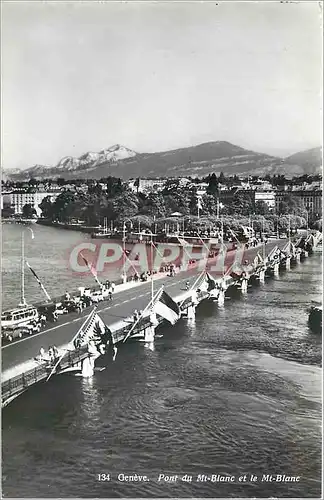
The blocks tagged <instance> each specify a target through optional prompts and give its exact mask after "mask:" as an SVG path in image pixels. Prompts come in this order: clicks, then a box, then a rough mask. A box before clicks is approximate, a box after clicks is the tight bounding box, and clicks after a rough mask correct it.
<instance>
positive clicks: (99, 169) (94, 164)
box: [7, 141, 320, 180]
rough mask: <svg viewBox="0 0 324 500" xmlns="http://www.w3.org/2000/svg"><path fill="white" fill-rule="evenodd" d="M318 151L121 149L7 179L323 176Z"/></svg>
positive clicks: (226, 146) (212, 146) (211, 146)
mask: <svg viewBox="0 0 324 500" xmlns="http://www.w3.org/2000/svg"><path fill="white" fill-rule="evenodd" d="M317 150H319V151H320V148H317V149H316V150H309V151H305V152H301V153H296V154H295V155H292V156H290V157H288V158H286V159H280V158H277V157H275V156H270V155H266V154H263V153H256V152H254V151H249V150H247V149H244V148H242V147H240V146H235V145H233V144H231V143H229V142H226V141H216V142H207V143H204V144H199V145H197V146H191V147H187V148H180V149H174V150H171V151H162V152H158V153H140V154H139V153H135V151H132V150H130V149H128V148H126V147H124V146H120V145H119V144H117V145H115V146H112V147H110V148H107V149H103V150H102V151H100V152H98V153H93V152H88V153H85V154H83V155H82V156H80V157H79V158H75V157H71V156H67V157H64V158H62V159H61V160H60V162H59V163H58V164H57V165H56V166H55V167H46V166H42V165H35V166H34V167H32V168H30V169H27V170H23V171H20V172H19V173H17V172H15V173H11V174H10V173H9V172H7V175H8V176H9V177H10V178H12V179H16V180H18V179H26V178H30V177H36V178H38V179H41V178H45V177H65V178H67V179H72V178H83V179H86V178H93V179H100V178H102V177H108V176H109V175H112V176H116V177H121V178H122V179H129V178H132V177H133V178H134V177H180V176H181V177H184V176H193V177H203V176H206V175H208V174H209V173H212V172H215V173H220V172H223V173H224V174H227V175H234V174H236V175H241V176H243V175H244V176H246V175H260V176H263V175H266V174H271V175H274V174H285V175H286V176H288V177H292V176H294V175H302V174H304V173H313V172H314V169H316V170H315V171H317V170H318V167H316V165H318V154H317V156H316V151H317ZM311 152H313V153H311ZM316 162H317V163H316ZM319 165H320V163H319Z"/></svg>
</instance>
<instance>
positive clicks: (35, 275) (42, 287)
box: [26, 261, 52, 301]
mask: <svg viewBox="0 0 324 500" xmlns="http://www.w3.org/2000/svg"><path fill="white" fill-rule="evenodd" d="M26 266H27V267H29V269H30V270H31V272H32V274H33V275H34V277H35V278H36V281H37V282H38V284H39V286H40V287H41V289H42V290H43V292H44V293H45V295H46V297H47V298H48V300H50V301H51V300H52V299H51V297H50V296H49V295H48V293H47V291H46V289H45V287H44V285H43V283H42V282H41V280H40V279H39V277H38V276H37V274H36V273H35V271H34V269H32V268H31V267H30V265H29V264H28V262H27V261H26Z"/></svg>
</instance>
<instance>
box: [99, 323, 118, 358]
mask: <svg viewBox="0 0 324 500" xmlns="http://www.w3.org/2000/svg"><path fill="white" fill-rule="evenodd" d="M102 340H103V341H104V343H105V346H106V354H109V355H110V357H111V359H112V361H115V359H116V356H117V347H116V345H115V341H114V337H113V334H112V332H111V330H110V328H108V326H106V329H105V333H104V335H103V337H102Z"/></svg>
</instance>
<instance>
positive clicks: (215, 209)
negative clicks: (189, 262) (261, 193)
mask: <svg viewBox="0 0 324 500" xmlns="http://www.w3.org/2000/svg"><path fill="white" fill-rule="evenodd" d="M105 187H106V189H103V188H102V186H101V185H100V184H99V183H96V184H94V185H93V184H91V185H89V186H88V189H87V192H83V191H82V192H74V191H73V192H72V191H70V190H65V191H63V192H62V193H61V194H60V195H59V196H58V197H57V198H56V200H55V201H54V202H51V200H50V197H47V198H45V199H44V200H43V201H42V203H41V204H40V208H41V210H42V216H43V217H45V218H46V219H49V220H51V221H60V222H69V221H71V219H78V220H82V221H84V222H85V223H86V224H87V225H89V226H96V225H99V224H102V222H103V220H104V218H107V219H108V220H109V221H113V222H114V223H117V224H118V223H121V222H122V221H124V220H125V219H128V218H133V217H136V216H146V217H147V218H148V219H147V220H152V221H154V220H159V219H163V218H167V217H170V215H171V214H173V213H174V212H180V214H181V215H182V217H187V218H188V217H191V218H192V217H195V216H197V214H198V205H197V203H198V198H197V188H196V187H195V186H192V187H190V188H189V189H188V188H186V187H181V185H180V183H179V180H177V179H170V180H168V181H167V182H166V185H165V187H164V189H163V190H162V191H160V192H152V193H149V194H145V193H141V192H137V193H136V192H133V191H132V190H130V189H129V188H128V187H127V185H126V184H122V183H121V182H120V179H116V178H109V181H108V182H107V184H106V186H105ZM219 201H220V200H219V192H218V190H216V189H215V190H214V191H213V190H212V189H209V190H208V191H207V194H205V195H204V196H202V198H201V208H200V210H199V211H200V216H201V217H204V218H210V219H211V220H212V219H214V220H216V219H217V216H219V215H222V217H224V218H228V220H230V219H232V220H234V219H235V220H240V218H242V217H243V218H244V217H245V218H248V217H251V216H252V217H253V218H255V217H263V218H265V220H269V221H275V220H277V219H278V216H276V215H274V214H273V212H272V211H270V209H269V207H268V205H267V204H266V203H264V202H261V201H258V202H256V203H255V202H254V200H253V197H252V194H251V193H248V192H247V193H244V192H238V193H233V196H232V197H231V198H228V199H227V202H224V203H222V204H220V203H219ZM279 213H280V216H288V215H290V216H294V217H295V219H294V220H295V225H296V224H297V225H298V226H301V225H304V224H306V219H307V211H306V209H305V207H304V205H303V203H302V201H301V200H300V199H299V198H297V197H294V196H291V195H290V194H286V195H284V197H283V200H282V202H281V204H280V207H279ZM284 220H285V219H283V221H284ZM274 225H275V222H274ZM277 225H278V224H277ZM284 225H285V223H284ZM278 227H279V226H278Z"/></svg>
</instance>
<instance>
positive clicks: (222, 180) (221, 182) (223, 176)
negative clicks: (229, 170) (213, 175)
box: [218, 172, 226, 184]
mask: <svg viewBox="0 0 324 500" xmlns="http://www.w3.org/2000/svg"><path fill="white" fill-rule="evenodd" d="M218 182H219V183H220V184H225V183H226V177H225V175H224V174H223V172H221V173H220V174H219V177H218Z"/></svg>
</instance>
